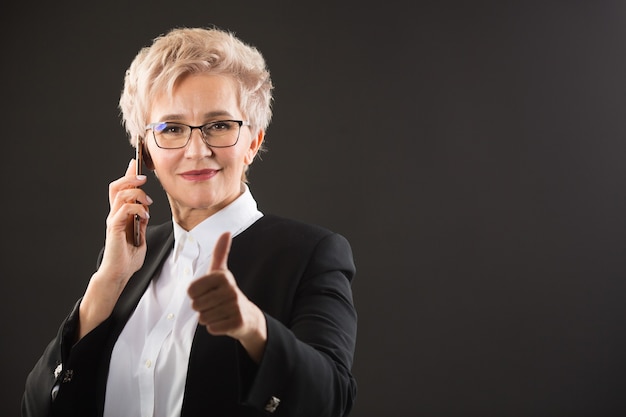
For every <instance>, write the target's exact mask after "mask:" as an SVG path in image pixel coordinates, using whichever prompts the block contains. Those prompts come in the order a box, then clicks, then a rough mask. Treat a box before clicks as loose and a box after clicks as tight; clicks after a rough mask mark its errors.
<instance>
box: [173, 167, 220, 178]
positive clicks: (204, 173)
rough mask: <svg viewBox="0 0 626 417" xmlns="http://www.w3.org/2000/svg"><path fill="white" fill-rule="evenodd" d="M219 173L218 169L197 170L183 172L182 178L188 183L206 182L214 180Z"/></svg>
mask: <svg viewBox="0 0 626 417" xmlns="http://www.w3.org/2000/svg"><path fill="white" fill-rule="evenodd" d="M218 172H219V170H217V169H197V170H192V171H185V172H182V173H181V174H180V176H181V177H182V178H183V179H185V180H187V181H206V180H209V179H211V178H213V177H214V176H215V175H217V173H218Z"/></svg>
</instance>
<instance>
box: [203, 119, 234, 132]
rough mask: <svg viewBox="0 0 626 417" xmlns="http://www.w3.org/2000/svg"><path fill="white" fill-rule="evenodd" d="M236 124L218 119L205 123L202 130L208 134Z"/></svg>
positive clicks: (228, 128) (226, 129)
mask: <svg viewBox="0 0 626 417" xmlns="http://www.w3.org/2000/svg"><path fill="white" fill-rule="evenodd" d="M236 124H237V123H235V122H233V121H230V120H218V121H217V122H213V123H209V124H207V125H206V126H205V127H204V131H205V132H206V133H210V134H215V133H220V132H226V131H228V130H231V129H233V128H234V127H235V125H236Z"/></svg>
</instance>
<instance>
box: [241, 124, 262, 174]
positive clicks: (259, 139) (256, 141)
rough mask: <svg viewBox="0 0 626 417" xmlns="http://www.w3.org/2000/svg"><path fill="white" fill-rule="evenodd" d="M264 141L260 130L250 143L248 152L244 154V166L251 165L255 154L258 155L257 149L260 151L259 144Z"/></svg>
mask: <svg viewBox="0 0 626 417" xmlns="http://www.w3.org/2000/svg"><path fill="white" fill-rule="evenodd" d="M264 139H265V131H264V130H262V129H261V130H259V133H257V135H256V137H255V138H253V139H252V140H251V141H250V147H249V148H248V151H247V152H246V157H245V159H244V162H245V164H246V165H251V164H252V161H254V157H255V156H256V154H257V153H259V149H261V144H262V143H263V140H264Z"/></svg>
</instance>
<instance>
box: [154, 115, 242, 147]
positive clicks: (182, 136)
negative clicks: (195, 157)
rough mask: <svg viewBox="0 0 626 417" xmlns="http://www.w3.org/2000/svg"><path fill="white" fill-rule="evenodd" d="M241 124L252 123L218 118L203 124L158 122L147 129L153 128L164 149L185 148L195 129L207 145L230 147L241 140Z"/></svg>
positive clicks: (156, 139)
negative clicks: (190, 124)
mask: <svg viewBox="0 0 626 417" xmlns="http://www.w3.org/2000/svg"><path fill="white" fill-rule="evenodd" d="M241 126H250V123H248V122H244V121H242V120H218V121H215V122H209V123H206V124H203V125H202V126H189V125H186V124H184V123H174V122H156V123H150V124H149V125H148V126H146V130H148V129H151V130H152V135H153V136H154V141H155V142H156V144H157V146H158V147H159V148H163V149H180V148H184V147H185V146H187V143H189V140H190V139H191V133H192V132H193V130H194V129H198V130H199V131H200V136H201V137H202V140H203V141H204V143H205V144H206V145H207V146H210V147H212V148H228V147H230V146H235V145H236V144H237V141H239V132H240V131H241Z"/></svg>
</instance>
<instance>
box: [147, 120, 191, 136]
mask: <svg viewBox="0 0 626 417" xmlns="http://www.w3.org/2000/svg"><path fill="white" fill-rule="evenodd" d="M185 127H186V126H184V125H181V124H178V123H170V122H165V123H160V124H158V125H157V126H155V128H154V129H155V131H156V132H157V133H161V134H164V135H180V134H183V133H184V132H185Z"/></svg>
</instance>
